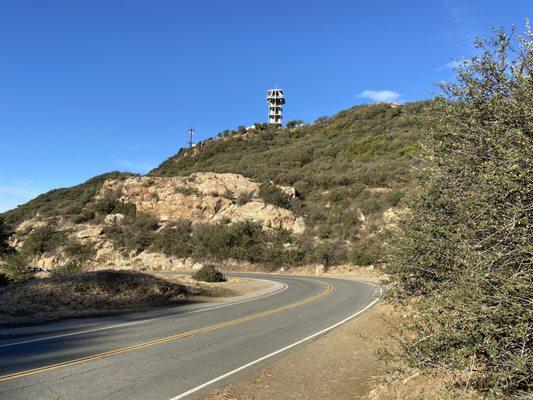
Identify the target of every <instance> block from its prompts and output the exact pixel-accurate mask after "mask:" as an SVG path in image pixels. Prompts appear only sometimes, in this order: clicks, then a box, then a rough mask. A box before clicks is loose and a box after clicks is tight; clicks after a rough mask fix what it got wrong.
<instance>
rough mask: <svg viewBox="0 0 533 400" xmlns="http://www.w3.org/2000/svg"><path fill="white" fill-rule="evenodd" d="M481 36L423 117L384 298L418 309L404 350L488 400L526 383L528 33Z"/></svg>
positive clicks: (530, 319)
mask: <svg viewBox="0 0 533 400" xmlns="http://www.w3.org/2000/svg"><path fill="white" fill-rule="evenodd" d="M511 37H512V36H508V35H507V34H506V33H505V32H504V31H503V30H498V31H496V34H495V36H494V37H493V38H491V39H489V40H488V41H480V42H478V43H477V47H478V49H479V51H480V53H481V54H480V55H478V56H476V57H473V58H471V59H470V60H469V61H468V62H465V63H463V64H462V65H461V66H460V67H459V68H458V70H457V77H456V81H455V82H452V83H448V84H443V85H442V86H441V87H442V89H443V92H444V95H443V96H442V97H439V98H437V99H436V100H435V101H434V102H433V103H432V104H431V105H430V107H429V109H428V112H427V114H426V118H427V124H428V127H429V129H428V131H429V135H428V141H427V143H425V145H424V148H425V149H426V150H425V151H424V153H423V156H424V157H423V158H422V165H421V168H420V171H419V176H418V182H417V183H418V189H417V190H414V191H412V193H411V194H410V196H409V201H408V203H407V205H408V213H407V214H406V215H405V218H404V220H403V221H402V224H401V227H402V230H401V232H400V233H399V234H398V235H397V236H396V237H395V239H394V240H393V241H392V242H391V248H392V250H393V253H392V254H391V257H390V261H389V263H388V272H389V274H390V276H391V279H392V288H393V290H392V291H391V294H393V295H394V296H395V298H396V299H398V300H400V301H407V302H408V303H409V304H410V305H414V306H415V316H414V317H415V318H414V319H413V321H414V323H413V324H412V326H411V327H410V328H411V331H412V333H413V335H411V336H410V339H406V340H405V341H404V343H403V346H404V350H405V351H404V356H405V358H406V360H407V361H408V362H409V363H411V364H412V365H415V366H418V367H426V366H431V367H441V368H443V369H446V370H448V371H449V370H452V371H459V372H460V373H461V374H462V373H466V375H467V376H468V379H469V381H468V382H466V383H465V384H467V385H469V386H474V387H475V388H477V389H481V390H483V391H485V392H486V394H487V397H489V398H504V397H506V396H509V397H512V396H516V398H519V397H521V396H520V395H521V394H523V396H524V398H526V397H528V394H527V393H530V391H531V388H532V387H533V386H532V385H533V382H532V377H533V335H532V332H533V308H532V306H531V305H532V293H533V284H532V282H533V281H532V279H531V277H532V270H531V267H532V258H531V255H532V254H533V235H532V233H533V229H532V227H533V220H532V217H533V213H532V209H531V205H532V200H533V196H532V191H531V188H532V181H531V177H532V171H533V160H532V157H531V156H532V154H533V135H532V119H531V115H532V114H531V111H532V104H533V85H532V78H531V71H533V54H532V50H533V34H532V33H531V32H529V33H528V34H527V36H526V37H524V38H521V39H519V40H520V45H521V47H520V49H515V48H513V45H514V44H513V40H514V39H511Z"/></svg>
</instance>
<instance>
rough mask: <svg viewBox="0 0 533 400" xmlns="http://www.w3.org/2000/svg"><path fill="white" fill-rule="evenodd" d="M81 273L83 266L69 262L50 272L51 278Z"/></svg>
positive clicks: (75, 262)
mask: <svg viewBox="0 0 533 400" xmlns="http://www.w3.org/2000/svg"><path fill="white" fill-rule="evenodd" d="M80 272H83V266H82V264H81V263H80V262H78V261H69V262H68V263H66V264H64V265H60V266H58V267H56V268H54V269H53V270H52V271H51V274H52V276H68V275H74V274H79V273H80Z"/></svg>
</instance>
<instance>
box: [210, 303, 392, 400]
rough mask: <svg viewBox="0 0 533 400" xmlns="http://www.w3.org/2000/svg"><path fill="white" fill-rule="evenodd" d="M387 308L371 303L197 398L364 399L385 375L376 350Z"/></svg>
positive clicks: (380, 342)
mask: <svg viewBox="0 0 533 400" xmlns="http://www.w3.org/2000/svg"><path fill="white" fill-rule="evenodd" d="M389 308H390V306H388V305H383V304H377V305H376V306H375V307H373V308H372V309H370V310H369V311H367V312H366V313H364V314H362V315H361V316H359V317H358V318H356V319H354V320H352V321H350V322H348V323H346V324H344V325H342V326H340V327H339V328H337V329H335V330H334V331H332V332H330V333H328V334H326V335H324V336H322V337H320V338H319V339H317V340H314V341H312V342H310V343H308V344H306V345H304V346H302V347H301V348H299V349H297V350H295V351H292V352H290V353H288V354H287V355H286V356H285V357H283V358H281V359H278V360H277V361H275V362H273V363H272V364H270V365H268V366H266V367H264V368H263V369H261V370H260V371H259V372H257V373H254V374H252V375H251V376H249V377H246V378H243V379H241V380H238V381H236V382H233V383H231V384H230V385H228V386H226V387H224V388H223V389H220V390H218V391H216V392H214V393H212V394H210V395H208V396H205V397H203V400H230V399H234V400H252V399H253V400H271V399H336V400H344V399H346V400H348V399H350V400H353V399H359V398H364V397H365V396H367V395H368V394H369V393H370V391H371V390H372V388H373V386H374V385H375V382H376V380H377V379H378V378H379V377H380V376H381V375H383V374H384V373H385V371H384V369H383V366H382V364H381V363H380V361H379V360H378V357H377V354H376V349H378V348H380V347H381V346H384V345H385V342H386V340H387V339H388V335H389V334H390V331H391V327H390V326H389V325H390V324H391V323H392V322H393V321H391V320H390V309H389Z"/></svg>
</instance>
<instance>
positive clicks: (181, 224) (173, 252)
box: [151, 221, 193, 258]
mask: <svg viewBox="0 0 533 400" xmlns="http://www.w3.org/2000/svg"><path fill="white" fill-rule="evenodd" d="M191 234H192V226H191V223H190V221H177V222H173V223H171V224H168V225H167V226H165V227H164V228H163V229H161V230H160V231H159V232H157V234H156V235H155V238H154V241H153V243H152V247H151V249H152V250H154V251H158V252H161V253H164V254H166V255H167V256H174V257H181V258H186V257H189V256H190V255H191V254H192V251H193V246H192V241H191Z"/></svg>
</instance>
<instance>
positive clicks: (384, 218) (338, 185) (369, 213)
mask: <svg viewBox="0 0 533 400" xmlns="http://www.w3.org/2000/svg"><path fill="white" fill-rule="evenodd" d="M423 107H424V103H412V104H406V105H403V106H398V105H395V104H377V105H370V106H358V107H354V108H351V109H349V110H345V111H341V112H339V113H338V114H336V115H335V116H333V117H331V118H327V117H322V118H319V120H317V121H316V122H315V123H313V124H309V125H303V126H300V127H297V128H291V129H289V128H284V129H275V128H269V127H268V126H262V125H259V126H258V128H257V129H255V130H251V131H248V132H246V131H243V130H242V129H241V130H236V131H226V132H223V133H222V134H221V135H219V136H221V137H220V138H219V139H216V140H208V141H205V142H203V143H200V144H199V145H198V146H196V147H195V148H193V149H190V150H185V149H182V150H181V151H180V152H179V153H178V154H177V155H176V156H174V157H171V158H170V159H168V160H167V161H165V162H164V163H163V164H161V165H160V166H159V167H158V168H156V169H155V170H153V171H152V172H151V173H150V175H152V176H166V177H169V176H178V175H187V174H190V173H192V172H198V171H214V172H232V173H237V174H242V175H244V176H246V177H250V178H252V179H254V180H256V181H258V182H265V183H267V182H275V183H276V184H281V185H290V186H292V187H294V188H295V190H296V199H295V200H294V201H292V202H288V203H286V204H285V206H286V207H287V208H290V209H291V210H292V211H293V212H294V213H296V214H298V215H300V216H303V217H304V219H305V221H306V226H307V231H306V234H305V235H307V236H308V237H309V238H312V239H314V240H316V241H318V242H323V243H330V244H331V246H327V247H329V250H327V249H326V250H325V254H323V257H324V258H325V260H324V261H325V262H326V263H331V264H335V263H338V262H344V261H345V260H348V261H352V262H354V263H357V264H368V263H375V262H377V261H379V253H380V252H379V249H378V247H379V246H377V247H376V244H377V243H379V242H380V241H381V239H380V238H379V237H378V236H379V235H378V234H379V233H383V230H384V228H385V227H387V226H389V227H390V226H393V225H394V220H395V215H396V212H397V210H395V207H396V206H397V204H398V202H399V200H400V198H401V197H402V196H403V194H404V193H405V192H406V190H408V188H409V182H410V180H411V170H412V167H413V165H414V162H415V161H414V160H413V154H414V153H416V151H417V150H418V148H419V143H418V141H419V139H421V138H422V137H423V133H422V128H421V123H420V119H419V118H418V116H419V114H420V113H421V112H422V109H423ZM274 202H276V199H274ZM279 202H283V199H279Z"/></svg>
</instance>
